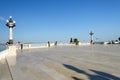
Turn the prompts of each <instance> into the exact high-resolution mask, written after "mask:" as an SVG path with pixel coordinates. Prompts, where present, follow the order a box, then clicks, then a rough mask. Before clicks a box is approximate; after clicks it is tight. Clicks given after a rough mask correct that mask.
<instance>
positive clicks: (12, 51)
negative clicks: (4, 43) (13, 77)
mask: <svg viewBox="0 0 120 80" xmlns="http://www.w3.org/2000/svg"><path fill="white" fill-rule="evenodd" d="M16 56H17V54H16V46H9V48H8V49H6V50H4V51H2V52H0V62H1V63H2V59H5V58H6V59H7V61H8V64H9V65H14V64H15V63H16Z"/></svg>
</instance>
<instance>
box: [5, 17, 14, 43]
mask: <svg viewBox="0 0 120 80" xmlns="http://www.w3.org/2000/svg"><path fill="white" fill-rule="evenodd" d="M6 26H8V27H9V44H10V45H12V44H13V32H12V28H13V27H15V21H13V20H12V16H10V18H9V20H6Z"/></svg>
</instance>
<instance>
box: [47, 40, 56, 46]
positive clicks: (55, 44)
mask: <svg viewBox="0 0 120 80" xmlns="http://www.w3.org/2000/svg"><path fill="white" fill-rule="evenodd" d="M54 46H57V41H55V43H54ZM48 47H50V42H49V41H48Z"/></svg>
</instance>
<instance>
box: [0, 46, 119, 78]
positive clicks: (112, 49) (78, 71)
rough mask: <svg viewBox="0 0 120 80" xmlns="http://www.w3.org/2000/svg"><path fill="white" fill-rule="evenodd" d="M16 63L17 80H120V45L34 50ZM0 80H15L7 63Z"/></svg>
mask: <svg viewBox="0 0 120 80" xmlns="http://www.w3.org/2000/svg"><path fill="white" fill-rule="evenodd" d="M12 59H14V60H12V61H11V62H12V63H11V64H13V65H10V71H11V74H12V77H13V80H120V45H106V46H105V45H93V46H69V47H68V46H63V47H60V46H59V47H54V48H45V49H30V50H23V51H17V58H12ZM0 80H11V76H10V73H9V70H8V67H7V66H6V61H5V60H3V62H1V64H0Z"/></svg>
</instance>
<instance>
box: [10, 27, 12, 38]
mask: <svg viewBox="0 0 120 80" xmlns="http://www.w3.org/2000/svg"><path fill="white" fill-rule="evenodd" d="M12 39H13V35H12V28H10V40H12Z"/></svg>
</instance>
